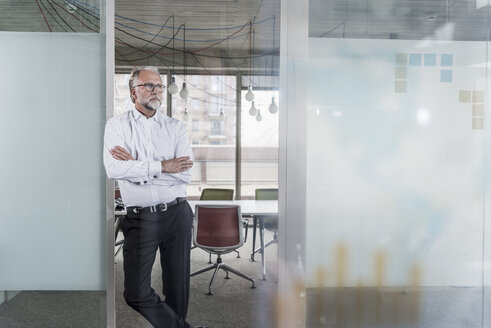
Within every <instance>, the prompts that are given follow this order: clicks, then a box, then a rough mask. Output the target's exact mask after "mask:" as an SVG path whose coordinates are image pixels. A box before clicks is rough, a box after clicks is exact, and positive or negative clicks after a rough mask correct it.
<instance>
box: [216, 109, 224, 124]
mask: <svg viewBox="0 0 491 328" xmlns="http://www.w3.org/2000/svg"><path fill="white" fill-rule="evenodd" d="M218 120H220V121H224V120H225V115H224V114H223V109H220V115H218Z"/></svg>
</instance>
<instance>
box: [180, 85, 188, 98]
mask: <svg viewBox="0 0 491 328" xmlns="http://www.w3.org/2000/svg"><path fill="white" fill-rule="evenodd" d="M179 94H180V95H181V98H183V99H186V98H187V97H188V95H189V91H188V88H186V82H183V83H182V89H181V92H180V93H179Z"/></svg>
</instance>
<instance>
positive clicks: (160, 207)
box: [126, 197, 186, 214]
mask: <svg viewBox="0 0 491 328" xmlns="http://www.w3.org/2000/svg"><path fill="white" fill-rule="evenodd" d="M185 201H186V197H178V198H176V199H174V200H173V201H172V202H168V203H162V204H157V205H154V206H147V207H139V206H129V207H127V208H126V211H127V212H128V213H129V212H132V213H135V214H148V213H157V212H165V211H167V210H168V209H169V208H171V207H173V206H176V205H177V204H180V203H183V202H185Z"/></svg>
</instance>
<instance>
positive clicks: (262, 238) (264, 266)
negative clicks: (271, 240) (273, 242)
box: [259, 216, 267, 280]
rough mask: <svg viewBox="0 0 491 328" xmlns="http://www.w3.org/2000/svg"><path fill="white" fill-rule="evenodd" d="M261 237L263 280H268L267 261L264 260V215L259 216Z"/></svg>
mask: <svg viewBox="0 0 491 328" xmlns="http://www.w3.org/2000/svg"><path fill="white" fill-rule="evenodd" d="M259 238H260V240H261V264H262V268H263V277H262V279H261V280H267V278H266V263H265V262H266V261H265V260H264V253H265V249H264V217H262V216H261V217H259Z"/></svg>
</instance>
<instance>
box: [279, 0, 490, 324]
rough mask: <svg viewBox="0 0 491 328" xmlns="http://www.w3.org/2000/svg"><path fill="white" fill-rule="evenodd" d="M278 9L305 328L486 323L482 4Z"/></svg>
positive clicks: (321, 4) (297, 286) (327, 4)
mask: <svg viewBox="0 0 491 328" xmlns="http://www.w3.org/2000/svg"><path fill="white" fill-rule="evenodd" d="M285 2H288V3H289V5H290V6H289V7H288V9H287V11H288V12H287V13H286V14H285V15H289V16H293V15H296V16H295V17H297V20H296V21H295V22H293V21H292V22H291V23H290V22H289V23H288V31H289V35H290V37H289V38H288V41H290V45H289V47H288V48H286V49H287V53H283V55H285V56H287V58H286V59H285V61H284V64H285V65H284V66H283V70H282V72H287V73H288V76H287V82H288V83H287V87H286V88H287V89H286V90H283V91H286V92H291V94H293V96H291V97H294V96H297V99H295V100H293V99H294V98H291V97H290V95H288V96H285V97H288V99H289V100H292V101H291V102H290V103H289V104H288V116H289V117H288V118H287V119H286V121H285V123H286V126H285V128H286V129H287V139H288V140H289V141H290V143H286V144H284V145H285V146H286V150H287V153H288V155H286V156H287V157H286V161H285V163H286V164H287V165H288V166H289V167H295V168H296V169H298V168H299V167H300V168H301V167H302V165H305V172H306V178H305V183H304V184H295V187H294V188H296V189H297V190H300V192H298V191H296V190H292V189H289V190H288V194H290V193H292V194H297V195H300V196H302V191H301V190H302V188H305V194H304V195H305V200H306V201H305V206H304V207H303V210H305V234H303V233H302V229H298V230H297V234H298V236H299V237H298V238H296V239H295V238H292V239H291V240H299V242H298V243H297V242H290V244H288V240H287V245H286V246H285V249H286V250H287V251H288V250H290V251H291V250H293V252H294V250H295V247H296V249H297V253H298V255H295V254H292V253H290V254H289V255H288V256H286V259H287V260H288V259H289V260H291V262H292V266H294V264H295V263H296V264H298V265H297V269H298V270H299V271H302V272H303V273H304V275H305V276H304V277H303V278H304V280H301V281H300V282H299V280H295V276H293V275H289V273H286V274H285V276H286V278H287V279H286V283H287V285H288V284H289V285H290V286H291V290H293V292H294V293H297V294H295V295H297V297H300V299H301V298H302V295H303V294H302V290H303V287H305V289H306V299H305V300H306V302H305V303H306V315H305V316H306V319H305V325H306V326H307V327H331V326H333V327H334V326H335V327H409V326H411V327H438V326H445V327H462V326H465V327H485V326H488V325H489V313H488V312H489V311H487V308H488V307H489V301H490V300H489V293H488V292H487V286H488V285H489V280H488V277H489V274H490V272H489V269H488V267H489V261H490V258H489V254H490V253H489V242H488V239H489V236H490V231H489V222H488V221H489V214H488V212H489V211H488V206H489V204H490V202H489V181H490V179H489V177H490V175H489V169H490V163H491V162H490V158H489V150H488V148H489V129H488V123H489V118H488V117H487V115H486V113H487V112H488V104H487V98H488V93H489V90H488V85H489V83H488V73H487V70H488V51H489V50H488V39H487V38H488V36H487V35H488V34H487V32H486V31H487V26H488V19H489V17H488V15H489V14H488V13H489V4H488V3H487V2H479V1H476V2H446V3H442V2H440V1H426V2H410V1H392V2H382V1H366V2H359V1H337V0H333V1H317V0H310V1H301V3H296V4H293V2H292V1H285ZM301 5H303V6H306V7H307V8H308V12H303V11H302V10H298V8H297V7H298V6H301ZM295 10H298V11H295ZM306 27H308V28H306ZM282 31H283V30H282ZM292 41H296V42H292ZM302 44H306V47H307V50H308V51H306V52H305V53H302V52H301V51H299V50H297V49H293V48H294V47H297V48H298V47H301V45H302ZM303 55H305V56H303ZM282 99H284V98H282ZM299 99H300V100H299ZM302 105H305V106H302ZM292 118H293V120H294V121H293V120H292ZM295 118H296V120H295ZM298 118H300V119H298ZM303 120H305V125H303V123H304V122H303ZM302 144H303V145H304V146H305V152H306V154H305V158H304V157H302V153H301V152H298V156H297V157H293V156H292V157H289V156H290V155H289V154H291V153H292V151H294V150H297V151H298V150H299V149H301V148H302V147H301V146H302ZM289 174H291V175H289ZM289 174H287V175H286V177H287V180H286V181H287V182H288V186H292V184H293V182H294V180H295V179H294V178H292V177H293V173H289ZM298 174H301V173H298ZM288 179H290V180H288ZM287 197H290V195H287ZM300 198H301V197H300ZM300 203H301V201H300ZM286 206H287V208H288V206H289V205H288V204H287V205H286ZM301 206H303V205H301ZM280 214H281V210H280ZM298 217H299V216H295V217H293V215H291V214H290V213H287V217H286V229H287V232H286V233H287V234H288V230H290V231H291V229H292V227H294V226H295V225H296V224H297V223H295V222H294V220H295V219H298ZM300 217H301V215H300ZM302 240H304V242H302ZM295 258H297V259H298V261H296V260H295ZM297 277H302V274H298V275H297ZM299 295H300V296H299ZM298 313H300V314H302V311H301V310H299V312H297V314H298ZM300 317H301V315H300Z"/></svg>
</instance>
